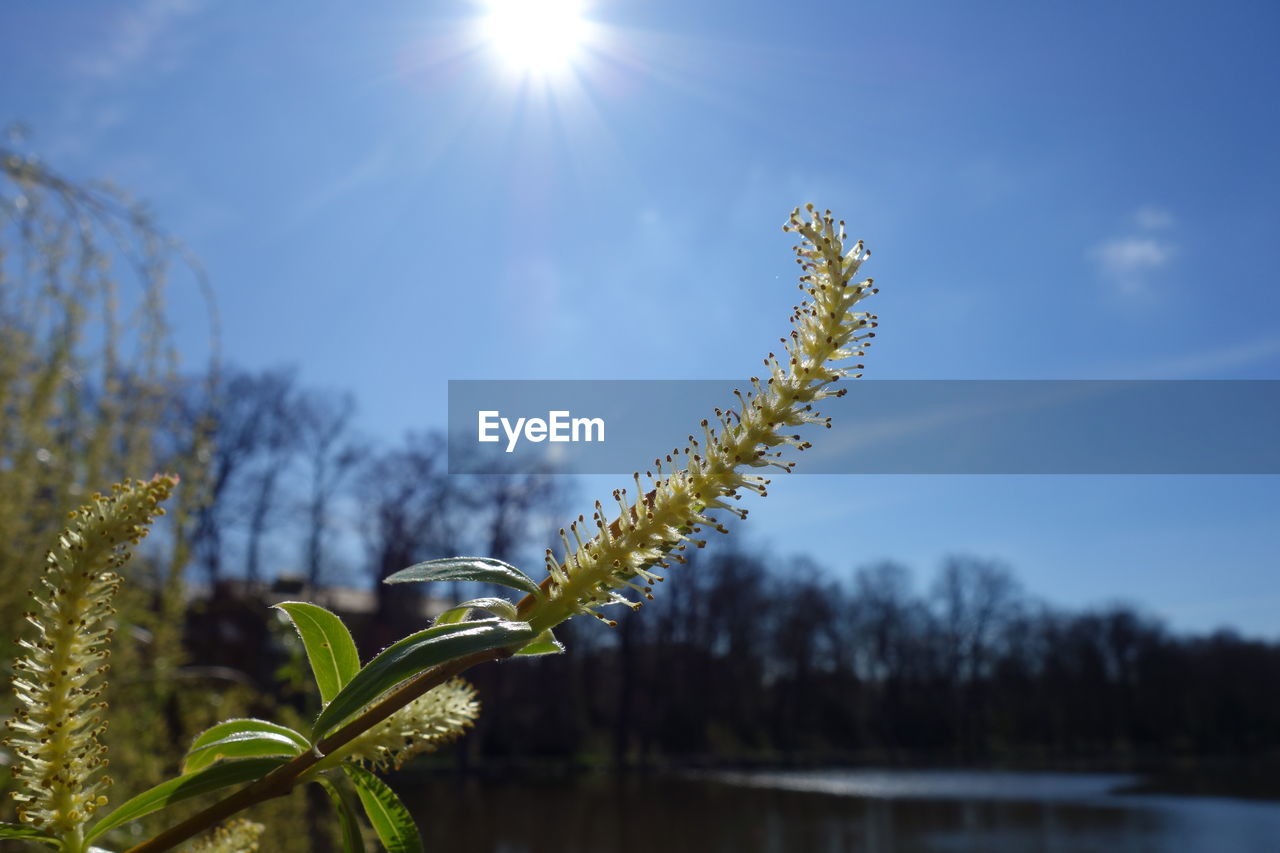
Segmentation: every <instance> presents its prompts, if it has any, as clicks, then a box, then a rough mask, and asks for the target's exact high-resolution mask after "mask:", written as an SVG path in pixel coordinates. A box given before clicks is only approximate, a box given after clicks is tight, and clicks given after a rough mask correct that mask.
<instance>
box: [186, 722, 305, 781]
mask: <svg viewBox="0 0 1280 853" xmlns="http://www.w3.org/2000/svg"><path fill="white" fill-rule="evenodd" d="M303 749H305V747H301V746H299V745H298V743H297V741H295V740H294V739H293V738H291V737H287V736H285V735H282V734H277V733H276V732H236V733H235V734H231V735H227V736H226V737H224V738H222V739H220V740H215V741H211V742H209V743H206V744H204V745H203V746H201V747H199V748H198V749H193V750H191V751H190V752H188V753H187V760H186V762H185V763H184V764H183V767H182V772H183V773H194V772H195V771H197V770H203V769H204V768H206V767H208V766H209V765H210V764H213V763H214V762H215V761H217V760H218V759H220V758H252V757H255V756H260V755H288V756H294V755H298V754H300V753H301V752H302V751H303Z"/></svg>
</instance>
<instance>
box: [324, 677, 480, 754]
mask: <svg viewBox="0 0 1280 853" xmlns="http://www.w3.org/2000/svg"><path fill="white" fill-rule="evenodd" d="M479 715H480V702H479V701H478V700H477V699H476V689H475V688H474V687H472V686H471V685H470V684H468V683H467V682H466V681H463V680H462V679H461V678H454V679H451V680H449V681H446V682H445V683H444V684H441V685H440V686H439V687H437V688H435V689H433V690H430V691H428V692H426V693H424V694H423V695H422V696H419V697H418V698H417V699H415V700H413V701H412V702H410V703H409V704H408V705H405V706H404V707H403V708H401V709H400V710H399V711H396V712H395V713H394V714H392V715H391V716H390V717H388V718H387V719H385V720H383V721H382V722H381V723H379V724H378V725H376V726H374V727H373V728H371V729H369V731H367V732H365V733H364V734H362V735H360V736H359V737H357V738H356V739H355V740H353V741H351V743H350V744H348V745H347V747H345V748H344V756H343V757H344V758H350V759H352V760H355V761H360V762H365V763H368V764H372V765H374V766H375V767H377V768H379V769H386V768H387V767H395V768H397V769H398V768H399V767H400V765H401V764H403V763H404V762H406V761H408V760H409V759H410V758H412V757H413V756H415V755H418V754H419V753H422V752H434V751H435V750H436V749H437V748H439V747H441V746H444V745H445V744H447V743H451V742H453V741H455V740H457V739H458V738H460V737H462V735H463V734H465V733H466V731H467V729H469V728H471V726H472V725H473V724H474V723H475V719H476V717H478V716H479Z"/></svg>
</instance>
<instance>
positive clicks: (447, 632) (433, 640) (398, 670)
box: [314, 619, 534, 741]
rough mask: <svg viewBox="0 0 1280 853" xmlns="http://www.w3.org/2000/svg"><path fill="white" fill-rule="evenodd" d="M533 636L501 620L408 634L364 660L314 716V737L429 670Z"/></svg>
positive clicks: (519, 643) (521, 624) (524, 627)
mask: <svg viewBox="0 0 1280 853" xmlns="http://www.w3.org/2000/svg"><path fill="white" fill-rule="evenodd" d="M533 638H534V634H533V631H532V629H530V628H529V625H528V624H527V623H525V622H507V621H504V620H502V619H483V620H478V621H475V622H462V623H459V624H456V625H437V626H435V627H432V628H428V629H427V630H425V631H419V632H418V633H417V634H411V635H409V636H408V637H405V638H404V639H403V640H401V641H400V642H398V643H395V644H393V645H391V646H388V647H387V648H386V650H384V651H383V652H382V654H380V655H378V656H377V657H376V658H374V659H373V660H371V661H369V663H368V665H367V666H365V668H364V669H362V670H360V672H359V673H358V674H357V675H356V677H355V678H353V679H351V682H350V683H349V684H347V686H346V687H344V688H342V691H341V692H340V693H339V694H338V695H337V696H335V697H333V701H331V702H330V703H329V704H328V705H327V706H325V709H324V710H323V711H321V712H320V716H319V717H317V718H316V722H315V728H314V732H315V738H316V740H317V741H318V740H321V739H322V738H324V737H325V736H326V735H328V734H329V733H330V732H331V731H332V730H333V729H334V728H336V727H337V726H338V725H339V724H341V723H342V722H343V721H344V720H345V719H346V718H347V717H349V716H351V715H352V714H354V713H356V712H357V711H359V710H360V709H361V708H363V707H364V706H365V705H368V704H369V703H370V702H372V701H373V700H374V699H376V698H378V696H380V695H381V694H383V693H385V692H386V691H388V690H390V689H391V688H393V687H395V686H396V685H397V684H399V683H400V682H402V681H404V680H405V679H407V678H411V677H412V676H414V675H417V674H418V673H419V672H422V671H423V670H424V669H427V668H428V667H432V666H435V665H436V664H438V663H444V662H445V661H450V660H453V659H454V658H460V657H463V656H464V655H469V654H472V653H474V652H483V651H487V650H489V649H498V648H502V647H504V646H513V647H514V646H524V645H528V644H529V642H530V641H531V640H532V639H533Z"/></svg>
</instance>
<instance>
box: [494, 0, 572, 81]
mask: <svg viewBox="0 0 1280 853" xmlns="http://www.w3.org/2000/svg"><path fill="white" fill-rule="evenodd" d="M485 6H486V8H487V9H488V12H487V13H486V15H485V17H484V32H485V38H486V40H487V41H488V43H489V46H490V47H491V48H492V49H493V50H494V51H495V52H496V53H497V54H498V55H499V56H500V57H501V58H502V60H503V61H504V62H505V63H507V65H509V66H510V67H511V68H512V69H513V70H515V71H518V72H522V73H532V74H549V73H553V72H556V71H560V70H563V69H564V68H566V67H567V66H568V65H569V63H570V62H571V61H572V59H573V57H574V54H575V53H577V51H578V48H579V47H581V45H582V41H583V36H584V34H585V31H586V24H585V22H584V21H583V19H582V3H581V2H580V0H488V2H487V3H486V4H485Z"/></svg>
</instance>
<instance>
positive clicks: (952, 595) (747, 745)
mask: <svg viewBox="0 0 1280 853" xmlns="http://www.w3.org/2000/svg"><path fill="white" fill-rule="evenodd" d="M673 575H675V577H673V578H672V579H671V582H669V583H666V584H664V585H663V588H662V589H661V595H660V598H659V600H658V602H657V603H655V605H652V606H649V607H646V608H644V609H643V610H642V611H641V612H639V613H635V614H631V615H629V616H627V617H626V618H624V619H622V620H621V622H620V625H619V627H618V628H617V630H616V631H614V632H608V634H609V636H607V638H606V637H602V636H601V635H602V634H603V633H605V632H603V631H602V630H601V626H598V625H591V624H586V625H581V626H577V630H576V631H575V632H574V636H573V638H572V642H571V644H570V647H571V651H570V653H569V654H568V655H566V656H564V657H563V658H561V659H555V660H552V659H547V660H542V661H538V662H536V663H533V664H532V665H523V664H522V665H519V666H516V665H508V666H504V667H502V668H501V671H500V672H494V671H491V672H484V673H477V675H476V678H477V682H478V683H479V685H480V686H481V688H482V696H483V698H484V699H485V701H486V714H485V716H484V720H483V724H482V727H481V731H480V733H479V736H478V737H477V738H476V739H475V741H476V742H474V743H473V744H472V745H471V748H472V749H476V750H478V751H480V752H483V753H484V754H486V755H489V756H502V755H510V754H528V753H542V754H548V755H576V754H580V753H582V752H591V753H595V754H600V753H602V752H605V751H606V750H607V753H608V754H612V756H613V758H614V760H615V761H619V762H626V763H633V762H671V761H676V762H679V761H685V760H690V759H695V760H696V759H699V758H703V757H705V758H709V759H713V760H715V759H721V760H723V759H742V760H760V759H762V760H800V761H823V760H832V759H835V758H852V757H867V756H872V757H876V758H879V759H884V760H895V759H896V760H904V761H919V760H948V761H950V760H955V761H975V760H983V761H991V760H1009V761H1022V762H1036V761H1061V760H1063V759H1068V758H1081V759H1089V760H1103V761H1111V762H1124V761H1126V760H1134V761H1138V760H1143V759H1148V758H1167V757H1171V756H1179V755H1186V756H1191V755H1201V756H1203V755H1213V756H1225V755H1230V756H1240V757H1249V758H1255V757H1262V756H1265V755H1268V754H1270V755H1272V756H1273V757H1274V755H1275V754H1276V752H1277V751H1278V750H1280V644H1275V643H1265V642H1258V641H1253V640H1246V639H1242V638H1241V637H1238V636H1236V635H1234V634H1231V633H1229V632H1218V633H1215V634H1212V635H1209V636H1179V635H1176V634H1173V633H1171V632H1169V631H1168V630H1166V629H1165V628H1163V627H1162V626H1161V624H1160V623H1159V622H1157V621H1155V620H1153V619H1151V618H1149V617H1145V616H1143V615H1141V614H1140V613H1138V612H1136V611H1135V610H1133V609H1131V608H1128V607H1123V606H1114V607H1109V608H1106V609H1102V610H1090V611H1085V612H1063V611H1060V610H1055V609H1053V608H1050V607H1047V606H1045V605H1043V604H1039V603H1037V602H1035V601H1033V600H1031V599H1030V598H1028V597H1026V596H1025V595H1023V594H1022V593H1021V592H1020V591H1019V589H1018V586H1017V584H1016V583H1015V581H1014V579H1013V577H1012V575H1011V574H1010V572H1009V571H1008V570H1007V569H1005V568H1004V567H1002V566H1001V565H999V564H998V563H993V562H986V561H981V560H974V559H969V558H955V559H951V560H948V561H947V562H946V563H945V565H944V566H943V567H942V569H941V571H940V572H939V573H938V575H937V577H936V578H935V579H934V581H933V583H932V584H931V585H929V586H928V588H927V589H926V590H925V591H923V592H922V593H919V594H917V593H914V592H913V591H912V588H911V585H910V583H909V575H908V572H907V570H906V569H904V568H903V567H901V566H898V565H896V564H892V563H884V564H880V565H875V566H871V567H868V568H864V569H860V570H858V571H857V572H856V573H854V575H853V577H852V578H851V579H850V580H849V581H848V582H837V581H835V580H831V579H830V578H829V577H828V576H826V575H822V574H819V573H818V572H816V571H815V570H814V569H813V567H812V564H810V563H808V561H806V560H804V559H799V560H795V561H793V562H792V563H791V564H790V565H784V566H783V567H781V568H779V569H776V570H771V569H770V568H769V566H768V565H767V564H766V563H765V562H764V561H763V560H761V559H759V558H757V557H755V556H751V555H748V554H744V553H740V552H733V551H727V552H721V553H719V554H715V555H711V556H709V557H708V558H706V559H703V560H698V561H696V562H695V563H694V564H693V565H692V566H689V567H681V568H680V569H679V570H678V571H675V572H673ZM530 696H534V697H539V698H538V699H537V700H536V701H532V702H530V701H528V697H530Z"/></svg>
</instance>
